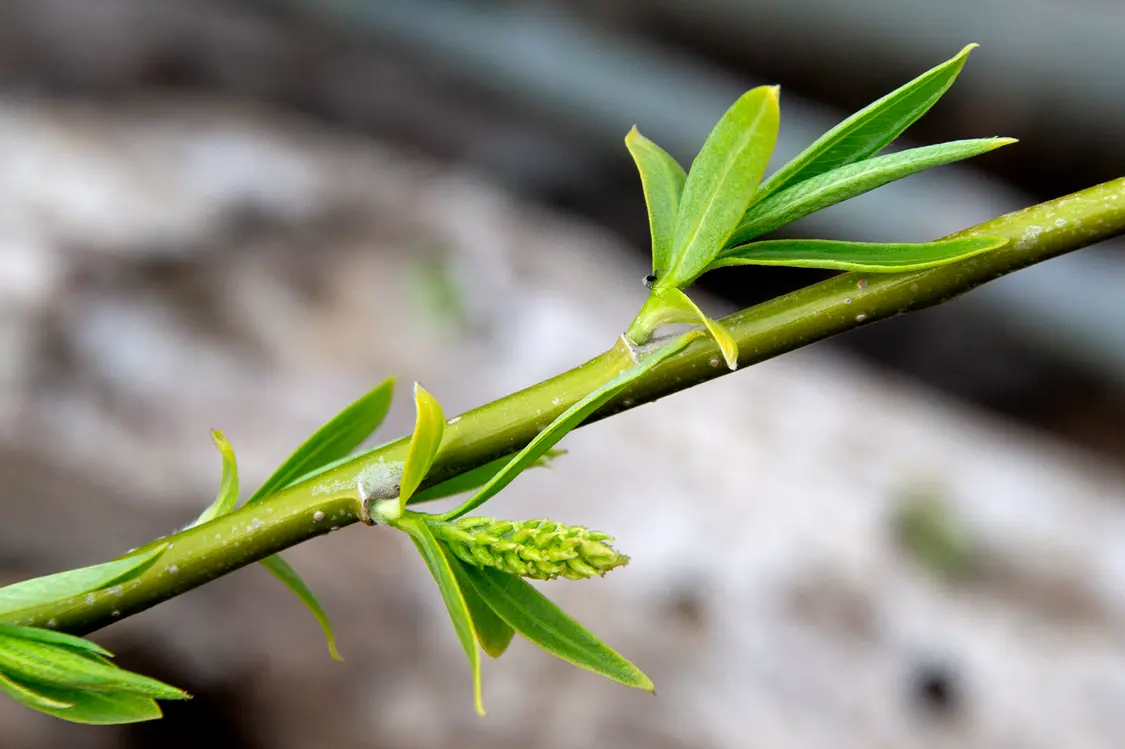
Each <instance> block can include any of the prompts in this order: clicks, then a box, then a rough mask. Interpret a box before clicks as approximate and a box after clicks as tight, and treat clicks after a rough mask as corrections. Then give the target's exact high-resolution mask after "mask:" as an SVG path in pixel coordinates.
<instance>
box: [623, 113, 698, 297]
mask: <svg viewBox="0 0 1125 749" xmlns="http://www.w3.org/2000/svg"><path fill="white" fill-rule="evenodd" d="M625 147H626V148H628V149H629V153H630V154H632V155H633V161H635V162H636V163H637V171H638V172H640V173H641V187H642V188H643V189H644V193H645V204H646V205H647V206H648V227H649V233H650V234H651V235H652V273H653V275H655V276H656V277H657V278H660V277H661V276H662V275H664V273H665V271H667V270H668V267H669V266H670V265H671V263H672V238H673V234H674V233H675V230H676V216H677V214H678V213H679V211H680V195H681V193H683V191H684V182H685V181H686V180H687V173H686V172H684V168H683V167H682V166H680V165H679V164H678V163H676V160H675V159H673V158H672V157H671V156H669V155H668V152H667V151H665V150H664V149H663V148H661V147H660V146H658V145H656V144H655V143H653V142H652V141H651V140H649V139H648V138H646V137H644V136H643V135H641V134H640V133H639V132H638V131H637V128H636V127H634V128H633V129H632V130H630V131H629V134H628V135H626V136H625Z"/></svg>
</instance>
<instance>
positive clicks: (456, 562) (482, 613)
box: [438, 542, 515, 658]
mask: <svg viewBox="0 0 1125 749" xmlns="http://www.w3.org/2000/svg"><path fill="white" fill-rule="evenodd" d="M438 543H439V545H440V546H441V551H442V553H443V554H445V559H446V561H447V562H449V566H450V568H451V569H452V570H453V574H454V575H456V576H457V584H458V586H459V587H460V588H461V594H462V595H464V596H465V603H466V604H467V605H468V607H469V613H470V614H471V615H472V617H473V629H475V630H476V633H477V642H479V643H480V646H481V648H482V649H483V650H484V652H486V653H488V654H489V655H490V656H492V657H493V658H499V657H500V656H502V655H503V654H504V651H505V650H507V649H508V646H509V645H511V644H512V635H514V634H515V630H514V629H512V628H511V627H509V626H508V624H507V622H505V621H504V620H503V619H501V618H500V617H499V616H497V615H496V612H495V611H493V610H492V607H491V606H489V605H488V604H487V603H485V602H484V599H483V598H481V597H480V594H478V593H477V591H476V588H475V587H474V586H473V584H472V582H471V581H470V580H469V578H468V576H467V574H466V572H465V563H464V562H462V561H461V560H460V559H458V558H457V557H456V556H455V555H454V554H453V553H452V552H450V550H449V549H448V548H447V547H446V546H445V544H442V543H441V542H438Z"/></svg>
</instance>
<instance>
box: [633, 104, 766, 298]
mask: <svg viewBox="0 0 1125 749" xmlns="http://www.w3.org/2000/svg"><path fill="white" fill-rule="evenodd" d="M779 116H780V115H779V110H778V88H777V87H776V86H759V87H758V88H754V89H751V90H750V91H747V92H746V93H745V94H743V95H742V96H741V97H739V98H738V100H737V101H736V102H735V103H734V104H733V105H732V106H731V108H730V109H728V110H727V112H726V114H724V115H723V116H722V118H721V119H720V120H719V122H718V123H717V124H716V125H715V129H714V130H712V131H711V134H710V135H709V136H707V141H706V142H705V143H704V144H703V148H702V149H700V151H699V154H698V155H697V156H696V157H695V160H694V161H693V162H692V165H691V170H690V171H689V172H688V176H687V180H686V181H685V183H684V189H683V196H682V198H681V200H680V207H679V212H678V214H677V216H676V230H675V234H674V237H673V241H672V257H671V264H670V267H669V270H668V272H667V273H666V274H665V275H664V276H663V277H660V276H659V274H658V278H657V281H656V285H655V288H659V289H664V288H683V287H685V286H688V285H689V284H690V283H691V282H692V281H693V280H695V278H696V277H697V276H698V275H699V274H700V273H702V272H703V269H704V268H706V267H707V265H708V264H709V263H710V262H711V261H712V260H713V259H714V258H715V256H716V255H718V253H719V252H720V251H721V250H722V248H723V246H724V245H725V244H726V242H727V239H728V238H729V237H730V235H731V233H732V232H733V231H734V229H735V227H736V226H737V225H738V222H739V220H740V219H741V218H742V215H743V214H744V213H745V212H746V209H747V207H748V206H749V205H750V201H751V199H752V198H753V197H754V193H755V191H756V190H757V188H758V183H759V182H760V181H761V178H762V174H763V173H764V172H765V169H766V164H767V163H768V162H769V159H770V155H771V154H772V153H773V147H774V144H775V143H776V142H777V130H778V123H779Z"/></svg>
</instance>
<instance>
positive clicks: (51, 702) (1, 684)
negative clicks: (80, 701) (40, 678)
mask: <svg viewBox="0 0 1125 749" xmlns="http://www.w3.org/2000/svg"><path fill="white" fill-rule="evenodd" d="M0 690H2V691H3V692H4V693H5V694H6V695H8V696H9V697H11V698H12V699H13V700H15V701H16V702H19V703H20V704H23V705H27V706H28V707H32V708H35V709H36V710H42V711H47V710H64V709H66V708H68V707H73V703H71V702H63V701H61V700H57V699H52V698H50V697H48V696H47V695H45V694H42V693H40V692H37V691H35V690H34V689H32V688H31V687H27V686H24V685H23V684H20V683H19V682H18V681H15V680H14V679H10V678H8V676H7V675H6V674H4V673H0Z"/></svg>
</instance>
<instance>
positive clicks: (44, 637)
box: [0, 622, 113, 658]
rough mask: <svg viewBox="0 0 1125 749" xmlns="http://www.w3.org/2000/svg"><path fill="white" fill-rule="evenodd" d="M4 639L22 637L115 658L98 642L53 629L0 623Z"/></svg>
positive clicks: (1, 635)
mask: <svg viewBox="0 0 1125 749" xmlns="http://www.w3.org/2000/svg"><path fill="white" fill-rule="evenodd" d="M4 637H22V638H23V639H25V640H32V641H34V642H45V643H49V644H51V645H58V646H60V647H64V648H70V649H71V650H75V651H78V652H84V653H95V654H97V655H104V656H106V657H107V658H112V657H113V653H111V652H109V651H108V650H106V649H105V648H103V647H102V646H101V645H98V644H97V643H96V642H91V641H90V640H87V639H84V638H82V637H75V636H74V635H68V634H65V633H63V632H56V631H54V630H53V629H40V628H39V627H21V626H19V625H16V624H4V623H2V622H0V638H4Z"/></svg>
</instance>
